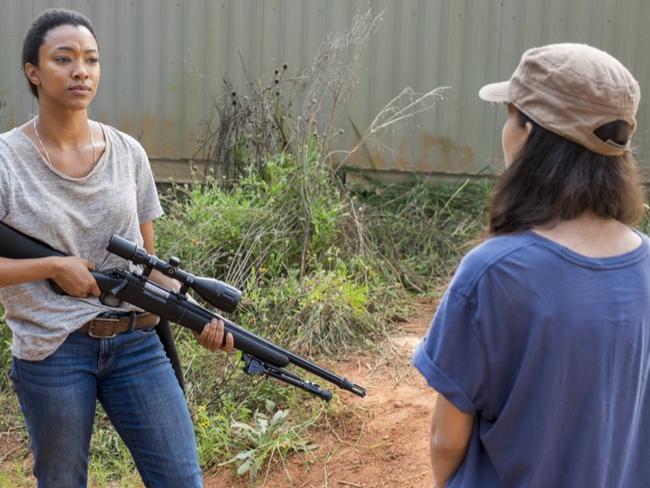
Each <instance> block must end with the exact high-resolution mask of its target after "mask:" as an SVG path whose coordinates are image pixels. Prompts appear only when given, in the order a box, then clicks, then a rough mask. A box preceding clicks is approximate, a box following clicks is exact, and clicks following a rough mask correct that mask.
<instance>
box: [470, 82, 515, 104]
mask: <svg viewBox="0 0 650 488" xmlns="http://www.w3.org/2000/svg"><path fill="white" fill-rule="evenodd" d="M509 91H510V81H501V82H499V83H490V84H489V85H485V86H484V87H483V88H481V89H480V90H479V91H478V96H479V97H480V98H481V100H485V101H486V102H493V103H511V102H512V100H511V99H510V95H509Z"/></svg>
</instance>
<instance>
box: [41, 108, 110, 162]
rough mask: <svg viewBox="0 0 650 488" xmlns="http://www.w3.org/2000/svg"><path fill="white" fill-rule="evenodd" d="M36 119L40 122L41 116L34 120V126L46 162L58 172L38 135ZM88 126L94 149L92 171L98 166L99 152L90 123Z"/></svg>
mask: <svg viewBox="0 0 650 488" xmlns="http://www.w3.org/2000/svg"><path fill="white" fill-rule="evenodd" d="M36 119H38V120H39V121H40V120H41V118H40V116H36V117H34V118H33V119H32V125H33V126H34V132H35V133H36V138H37V139H38V142H39V144H40V145H41V147H42V148H43V152H44V153H45V161H46V162H47V166H48V167H49V168H50V169H51V170H52V171H56V168H55V167H54V165H53V164H52V160H51V159H50V154H49V153H48V152H47V148H46V147H45V144H44V143H43V139H41V136H40V134H39V133H38V129H37V128H36ZM86 123H87V124H88V135H89V136H90V145H91V146H92V148H93V160H92V164H91V165H90V166H91V168H90V171H92V170H93V169H95V164H97V159H96V158H97V150H96V148H95V141H93V131H91V130H90V122H88V121H86Z"/></svg>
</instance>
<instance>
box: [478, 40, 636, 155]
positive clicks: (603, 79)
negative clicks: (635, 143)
mask: <svg viewBox="0 0 650 488" xmlns="http://www.w3.org/2000/svg"><path fill="white" fill-rule="evenodd" d="M478 94H479V97H481V98H482V99H483V100H485V101H487V102H500V103H512V104H514V105H515V107H517V108H518V109H519V110H521V111H522V112H523V113H524V114H526V115H527V116H528V117H530V118H531V119H532V120H534V121H535V122H537V123H538V124H539V125H541V126H542V127H544V128H546V129H548V130H550V131H552V132H555V133H556V134H559V135H561V136H563V137H565V138H567V139H569V140H571V141H573V142H577V143H578V144H581V145H583V146H585V147H587V148H588V149H591V150H592V151H594V152H596V153H598V154H603V155H605V156H619V155H622V154H624V153H625V152H626V151H628V150H629V149H630V142H629V141H628V143H627V144H626V145H624V146H622V145H620V144H617V143H616V142H614V141H611V140H608V141H603V140H602V139H600V138H599V137H598V136H597V135H596V134H594V131H595V130H596V129H598V128H599V127H600V126H602V125H604V124H606V123H608V122H614V121H616V120H624V121H625V122H627V123H628V124H629V125H630V127H631V132H630V135H631V134H632V133H633V132H634V130H635V129H636V118H635V115H636V112H637V109H638V108H639V100H640V99H641V92H640V90H639V83H638V82H637V81H636V80H635V79H634V76H632V73H630V72H629V71H628V69H627V68H626V67H625V66H623V65H622V64H621V63H620V62H619V61H618V60H617V59H615V58H614V57H612V56H610V55H609V54H607V53H606V52H604V51H601V50H600V49H596V48H594V47H591V46H588V45H586V44H570V43H565V44H549V45H547V46H542V47H535V48H532V49H529V50H528V51H526V52H525V53H524V54H523V55H522V57H521V61H520V62H519V65H518V66H517V69H515V72H514V73H513V74H512V77H511V78H510V80H508V81H504V82H501V83H492V84H489V85H485V86H484V87H483V88H481V90H480V91H479V93H478Z"/></svg>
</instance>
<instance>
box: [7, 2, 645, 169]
mask: <svg viewBox="0 0 650 488" xmlns="http://www.w3.org/2000/svg"><path fill="white" fill-rule="evenodd" d="M53 6H63V7H68V8H73V9H77V10H80V11H82V12H84V13H86V14H88V15H89V16H90V17H91V19H92V20H93V22H94V24H95V27H96V29H97V33H98V37H99V41H100V46H101V58H102V84H101V89H100V93H99V95H98V97H97V99H96V101H95V102H94V104H93V107H92V114H91V115H92V116H93V117H95V118H97V119H99V120H101V121H104V122H107V123H109V124H113V125H115V126H117V127H118V128H120V129H122V130H125V131H127V132H129V133H131V134H133V135H135V136H136V137H138V138H139V139H140V140H141V141H142V143H143V144H144V146H145V148H146V149H147V151H148V152H149V154H150V157H151V158H152V160H154V161H156V162H165V161H168V162H169V161H172V162H174V161H178V162H179V163H182V162H183V161H187V160H188V159H189V158H191V157H192V156H193V155H194V154H195V153H196V149H197V138H199V137H201V135H202V126H201V125H200V124H201V122H202V121H204V120H206V119H207V118H208V117H209V116H210V112H211V105H212V99H213V97H214V96H215V95H217V94H218V93H220V92H221V88H222V82H221V80H222V78H223V77H224V76H227V77H228V78H230V79H231V80H233V81H234V82H236V83H241V82H242V80H243V79H244V77H243V72H242V66H241V62H240V57H239V53H241V57H242V59H243V60H244V62H245V64H246V69H247V70H248V71H249V73H250V74H251V75H253V76H256V77H257V76H263V77H266V78H267V79H268V78H269V77H270V76H271V75H272V73H273V70H274V69H275V68H276V67H277V66H278V65H279V64H282V63H284V62H286V63H287V64H288V65H289V71H290V72H293V73H295V72H296V71H297V69H298V68H300V67H303V66H306V65H308V64H310V63H311V61H312V59H313V57H314V55H315V53H316V52H317V49H318V46H319V45H320V43H321V42H322V41H323V40H324V39H325V36H326V35H327V33H328V32H330V31H332V30H341V29H345V28H348V27H349V25H350V23H351V21H352V18H353V16H354V14H355V13H358V12H364V11H365V10H366V9H367V8H368V6H370V7H371V8H372V9H373V11H374V12H376V13H379V12H381V11H383V14H382V17H383V21H382V23H381V24H380V26H379V28H378V30H377V31H376V32H375V34H373V35H372V37H371V39H370V43H369V45H368V47H367V49H366V50H365V52H364V54H363V56H362V58H361V61H360V63H359V66H358V70H357V74H358V78H359V84H358V86H357V87H356V89H355V91H354V92H353V95H352V97H351V98H350V99H349V100H348V102H347V103H346V105H345V107H344V110H343V113H342V115H341V117H340V124H341V126H342V127H343V128H344V129H345V130H346V133H345V135H343V136H341V137H340V138H339V139H338V140H336V141H335V144H336V145H338V146H341V147H351V145H352V144H353V143H354V142H355V136H354V131H353V130H351V127H352V126H351V124H350V120H351V121H353V123H354V125H355V126H356V127H357V128H359V129H360V130H361V131H363V130H364V129H365V128H366V127H367V125H368V123H369V122H370V121H371V120H372V118H373V117H374V115H375V114H376V113H377V112H378V111H379V110H380V109H381V108H382V106H383V105H384V104H385V103H386V102H388V101H389V100H390V99H391V98H392V97H394V96H395V95H396V94H397V93H399V92H400V91H401V90H402V89H403V88H404V87H406V86H410V87H412V88H413V89H414V90H415V91H417V92H424V91H427V90H429V89H431V88H433V87H436V86H442V85H446V86H451V87H452V89H451V90H450V91H449V92H448V94H447V96H446V98H445V100H444V101H443V102H442V103H441V104H440V105H439V106H438V109H437V110H436V111H434V112H431V113H429V114H427V115H425V116H419V117H418V118H417V119H416V120H414V121H413V122H412V123H409V124H404V125H402V126H396V127H394V129H393V130H392V131H391V132H390V133H388V134H384V135H383V136H382V138H381V140H380V142H381V143H382V144H383V145H385V146H387V148H383V149H380V147H381V145H373V144H369V145H368V147H367V148H366V149H367V151H366V150H364V151H360V152H359V154H358V157H357V158H356V160H355V163H356V164H357V165H359V166H363V167H374V168H376V169H379V170H396V171H412V170H417V171H422V172H433V173H454V174H478V173H482V172H485V171H499V167H500V163H499V162H498V161H499V160H500V158H501V149H500V137H499V134H500V129H501V125H502V122H503V120H504V110H503V108H502V107H494V106H491V105H488V104H484V103H482V102H480V101H479V100H478V98H477V96H476V93H477V91H478V89H479V88H480V86H481V85H483V84H484V83H487V82H491V81H499V80H502V79H507V78H508V77H509V76H510V74H511V72H512V70H513V69H514V67H515V66H516V64H517V61H518V59H519V56H520V55H521V53H522V52H523V51H524V50H525V49H526V48H529V47H532V46H535V45H540V44H545V43H549V42H563V41H572V42H587V43H590V44H593V45H596V46H598V47H600V48H602V49H604V50H606V51H608V52H610V53H612V54H613V55H615V56H616V57H618V58H619V59H621V61H623V63H624V64H626V65H627V66H628V67H629V68H630V69H631V70H632V72H633V73H634V74H635V75H636V77H637V79H638V80H639V82H640V83H641V88H642V91H643V92H644V93H650V79H649V75H650V56H648V55H647V50H648V46H650V29H648V28H647V26H646V21H647V19H649V18H650V2H647V1H644V0H400V1H399V2H397V1H390V0H371V1H367V0H230V1H216V0H111V1H108V0H60V1H57V2H54V1H45V0H23V1H14V0H0V9H1V10H0V66H2V71H1V72H0V101H2V102H4V103H5V105H4V106H3V107H2V108H1V109H0V119H1V126H2V129H5V130H6V129H8V128H10V127H12V126H14V125H17V124H20V123H22V121H24V120H26V119H27V117H29V114H30V113H33V112H35V110H36V106H35V105H34V102H33V100H32V99H31V97H30V96H29V94H28V91H27V89H26V87H25V81H24V79H23V77H22V73H21V71H20V49H21V43H22V37H23V35H24V33H25V32H26V30H27V27H28V25H29V23H30V21H31V19H33V18H34V17H35V16H36V15H37V14H38V13H39V12H40V11H42V10H43V9H45V8H48V7H53ZM648 98H650V97H648ZM646 100H647V99H644V100H643V101H642V105H641V109H640V114H639V119H640V120H639V130H638V136H637V144H638V145H639V146H640V154H641V159H642V160H644V159H645V158H646V156H644V155H646V154H650V149H646V141H648V144H650V139H649V138H648V130H649V128H650V124H649V122H650V121H649V120H648V118H649V117H650V111H649V110H647V107H648V104H647V103H646ZM368 154H370V156H368ZM490 165H492V167H490ZM162 166H163V165H160V167H162ZM168 166H169V165H168ZM163 173H164V174H163ZM167 174H168V173H165V172H164V171H163V172H162V173H161V175H162V177H164V176H165V175H167ZM179 174H180V173H179Z"/></svg>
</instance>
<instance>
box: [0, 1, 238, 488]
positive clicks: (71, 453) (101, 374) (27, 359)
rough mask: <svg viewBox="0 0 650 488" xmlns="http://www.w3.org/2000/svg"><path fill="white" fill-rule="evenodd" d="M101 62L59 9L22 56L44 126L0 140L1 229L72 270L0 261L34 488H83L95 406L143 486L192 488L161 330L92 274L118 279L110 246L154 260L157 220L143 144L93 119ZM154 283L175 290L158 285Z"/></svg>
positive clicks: (215, 326)
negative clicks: (104, 297) (44, 247)
mask: <svg viewBox="0 0 650 488" xmlns="http://www.w3.org/2000/svg"><path fill="white" fill-rule="evenodd" d="M99 59H100V53H99V46H98V43H97V39H96V36H95V31H94V29H93V26H92V24H91V23H90V21H89V20H88V19H87V18H86V17H84V16H83V15H81V14H79V13H77V12H73V11H69V10H63V9H53V10H48V11H46V12H44V13H43V14H41V15H40V16H39V17H38V18H37V19H36V20H35V21H34V22H33V24H32V26H31V27H30V29H29V31H28V33H27V35H26V37H25V40H24V44H23V54H22V64H23V69H24V73H25V76H26V78H27V81H28V84H29V88H30V90H31V92H32V94H33V95H34V96H35V97H36V98H37V100H38V114H37V115H36V116H35V117H34V118H32V119H31V120H29V121H27V122H26V123H25V124H24V125H22V126H21V127H17V128H14V129H13V130H11V131H9V132H7V133H4V134H1V135H0V220H1V221H3V222H4V223H5V224H8V225H10V226H11V227H13V228H15V229H17V230H19V231H21V232H23V233H24V234H27V235H29V236H31V237H35V238H37V239H39V240H41V241H44V242H47V243H48V244H50V245H51V246H52V247H54V248H56V249H58V250H59V251H62V252H63V253H65V254H67V255H68V256H70V257H48V258H43V259H22V260H14V259H6V258H0V303H2V305H3V307H4V308H5V314H6V316H5V318H6V321H7V323H8V324H9V327H10V328H11V330H12V333H13V343H12V346H11V350H12V353H13V356H14V359H13V366H12V372H11V376H12V379H13V382H14V387H15V390H16V393H17V395H18V399H19V401H20V405H21V409H22V411H23V414H24V416H25V422H26V424H27V429H28V431H29V437H30V443H31V449H32V453H33V457H34V474H35V476H36V478H37V480H38V486H39V487H48V488H49V487H57V488H68V487H70V488H73V487H74V488H78V487H84V486H86V484H87V468H88V450H89V442H90V436H91V432H92V427H93V422H94V416H95V406H96V402H97V400H99V401H100V403H101V404H102V406H103V407H104V410H105V411H106V413H107V415H108V417H109V419H110V420H111V422H112V423H113V425H114V426H115V428H116V430H117V432H118V433H119V434H120V436H121V437H122V439H123V440H124V442H125V443H126V445H127V447H128V448H129V450H130V451H131V453H132V455H133V458H134V460H135V463H136V466H137V468H138V470H139V472H140V474H141V476H142V479H143V481H144V483H145V485H146V486H148V487H179V488H181V487H182V488H191V487H200V486H202V478H201V470H200V468H199V464H198V456H197V449H196V441H195V438H194V433H193V427H192V422H191V418H190V415H189V412H188V409H187V405H186V403H185V399H184V397H183V392H182V389H181V386H180V385H179V382H178V381H177V378H176V377H175V375H174V371H173V369H172V366H171V364H170V361H169V359H168V357H167V356H166V354H165V350H164V349H163V346H162V344H161V342H160V340H159V337H158V335H157V334H156V329H155V325H156V323H157V317H155V316H152V315H150V314H148V313H138V312H137V311H136V310H134V309H133V308H134V307H132V306H130V305H127V304H123V305H122V306H121V307H117V308H114V307H109V306H107V305H105V304H103V303H101V302H100V301H99V300H98V297H99V295H100V292H99V289H98V287H97V284H96V282H95V281H94V279H93V277H92V275H91V274H90V272H89V270H92V269H94V268H95V266H96V265H97V264H99V263H102V266H103V267H105V268H110V267H124V266H125V265H126V261H124V260H121V258H118V257H116V256H115V255H113V254H109V253H107V252H106V251H105V248H106V245H107V243H108V240H109V238H110V236H111V234H113V233H115V234H120V235H121V236H123V237H125V238H127V239H128V240H130V241H133V242H135V243H137V244H138V245H139V246H143V247H144V248H145V249H147V251H148V252H150V253H153V250H154V232H153V225H152V221H153V219H155V218H157V217H159V216H160V215H161V214H162V209H161V206H160V203H159V200H158V196H157V194H156V188H155V185H154V181H153V177H152V174H151V170H150V167H149V162H148V159H147V155H146V154H145V152H144V150H143V148H142V147H141V146H140V144H139V143H138V142H137V141H136V140H135V139H133V138H132V137H130V136H128V135H126V134H124V133H122V132H120V131H118V130H116V129H115V128H113V127H110V126H108V125H105V124H102V123H99V122H96V121H93V120H90V119H89V118H88V113H87V110H88V107H89V105H90V103H91V102H92V100H93V98H94V97H95V95H96V93H97V89H98V86H99V80H100V68H99V67H100V62H99ZM154 273H155V272H154ZM152 279H154V280H156V281H158V282H161V283H162V284H164V285H166V286H171V287H175V288H178V287H179V284H178V283H176V282H172V281H171V280H168V279H166V278H165V277H164V276H163V275H161V274H159V275H158V276H157V277H156V276H154V274H152ZM46 280H53V281H54V282H56V284H58V286H59V287H60V288H61V289H63V291H65V294H56V293H54V291H53V290H52V288H51V287H50V286H49V285H48V283H47V281H46ZM165 280H167V281H166V282H165ZM226 335H227V337H224V327H223V323H222V322H221V321H217V320H214V321H212V322H211V323H210V324H207V326H206V327H205V328H204V329H203V332H202V333H201V334H200V335H197V339H198V342H199V343H200V344H201V345H203V346H205V347H207V348H208V349H210V350H218V349H223V350H226V351H230V350H232V348H233V339H232V335H231V334H226Z"/></svg>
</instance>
